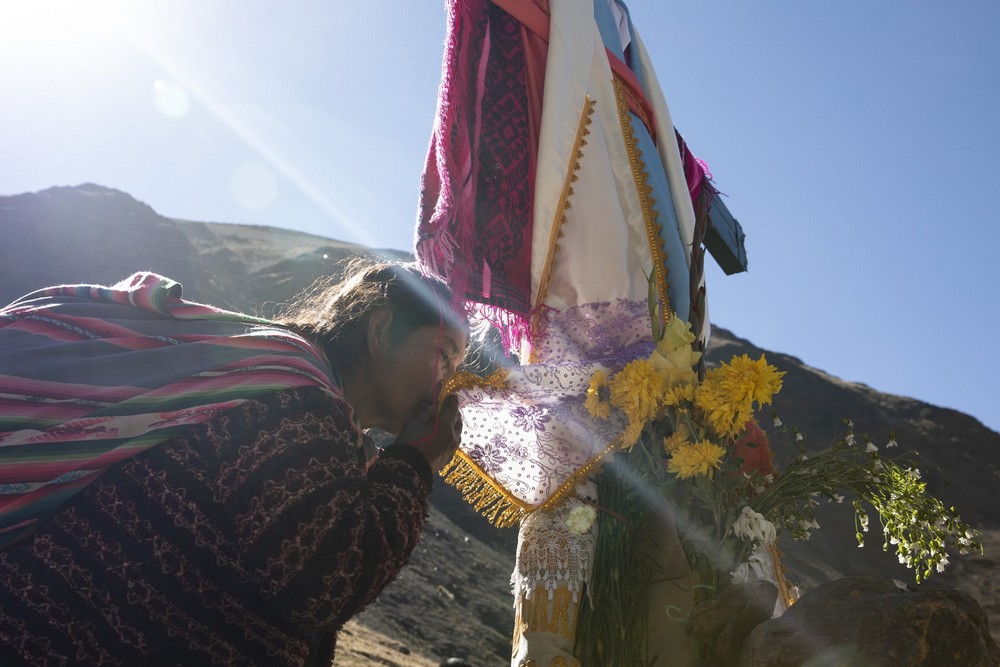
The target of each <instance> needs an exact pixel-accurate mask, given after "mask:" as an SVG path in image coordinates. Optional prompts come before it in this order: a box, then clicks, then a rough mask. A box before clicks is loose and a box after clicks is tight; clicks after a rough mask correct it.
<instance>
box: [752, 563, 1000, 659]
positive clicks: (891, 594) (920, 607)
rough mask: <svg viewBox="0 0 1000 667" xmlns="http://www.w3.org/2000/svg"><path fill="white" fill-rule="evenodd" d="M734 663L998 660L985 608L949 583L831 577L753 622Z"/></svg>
mask: <svg viewBox="0 0 1000 667" xmlns="http://www.w3.org/2000/svg"><path fill="white" fill-rule="evenodd" d="M738 665H739V667H799V666H805V665H808V666H809V667H869V666H871V667H876V666H877V667H883V666H884V667H918V666H919V667H959V666H961V667H1000V651H998V649H997V645H996V643H995V642H994V641H993V639H992V638H991V637H990V633H989V628H988V624H987V620H986V615H985V613H984V612H983V610H982V608H981V607H980V606H979V603H977V602H976V601H975V600H974V599H973V598H972V597H970V596H968V595H966V594H965V593H961V592H959V591H955V590H946V589H935V588H925V587H919V588H917V587H910V586H907V585H906V584H903V583H902V582H899V581H895V580H891V579H874V578H867V577H850V578H845V579H838V580H836V581H832V582H830V583H827V584H823V585H822V586H819V587H818V588H816V589H814V590H812V591H810V592H809V593H806V594H805V595H803V596H802V597H801V598H800V599H799V600H798V601H797V602H796V603H795V604H793V605H792V606H791V607H790V608H789V609H788V610H787V611H786V612H785V613H784V614H783V615H782V616H781V617H779V618H775V619H772V620H769V621H766V622H765V623H762V624H760V625H759V626H757V627H756V628H755V629H754V630H753V631H752V632H751V633H750V636H749V637H747V639H746V641H745V642H744V644H743V650H742V654H741V656H740V660H739V662H738Z"/></svg>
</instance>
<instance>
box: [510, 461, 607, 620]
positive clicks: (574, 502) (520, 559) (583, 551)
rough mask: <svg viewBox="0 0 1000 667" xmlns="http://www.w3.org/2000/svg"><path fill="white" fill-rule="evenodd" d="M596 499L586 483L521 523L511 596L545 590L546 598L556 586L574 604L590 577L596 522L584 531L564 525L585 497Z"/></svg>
mask: <svg viewBox="0 0 1000 667" xmlns="http://www.w3.org/2000/svg"><path fill="white" fill-rule="evenodd" d="M581 498H583V499H585V500H589V501H591V502H594V501H596V500H597V487H596V485H595V484H594V483H593V482H589V481H588V482H585V483H583V484H581V485H579V486H578V487H577V489H576V497H569V498H567V499H566V501H565V502H562V503H560V504H559V505H557V506H556V507H555V508H554V509H552V510H539V511H537V512H532V513H531V514H529V515H527V516H526V517H525V518H524V520H523V521H522V522H521V530H520V533H519V535H518V541H517V560H516V562H515V565H514V572H513V574H512V575H511V579H510V584H511V591H512V593H513V594H514V599H515V600H519V599H520V598H521V596H522V595H523V596H524V597H525V598H530V597H531V595H532V593H533V592H535V591H536V590H540V589H544V590H545V591H546V592H547V595H548V597H549V599H552V596H553V593H554V591H555V590H556V589H557V588H560V587H562V588H566V589H568V590H569V591H570V593H571V594H572V596H573V602H574V603H577V602H579V599H580V594H581V593H582V592H583V591H584V587H585V585H586V584H587V582H588V581H589V580H590V572H591V564H592V563H593V559H594V548H595V546H596V544H597V522H596V521H594V522H593V523H592V524H591V526H590V528H589V529H587V530H586V531H584V532H582V533H581V532H575V531H573V530H569V529H568V528H567V521H568V520H569V516H570V513H571V512H572V511H573V510H574V509H575V508H577V507H584V506H586V505H587V503H586V502H584V500H581Z"/></svg>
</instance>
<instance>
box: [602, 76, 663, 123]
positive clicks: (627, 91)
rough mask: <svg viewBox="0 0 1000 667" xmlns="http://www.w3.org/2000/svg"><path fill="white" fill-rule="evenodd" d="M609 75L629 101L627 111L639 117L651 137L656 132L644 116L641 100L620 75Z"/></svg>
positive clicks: (647, 117) (646, 116) (647, 116)
mask: <svg viewBox="0 0 1000 667" xmlns="http://www.w3.org/2000/svg"><path fill="white" fill-rule="evenodd" d="M611 74H612V75H613V76H614V80H615V85H616V86H618V87H619V88H620V89H621V91H622V93H623V94H624V95H625V96H626V97H627V98H628V100H629V101H631V104H629V105H628V107H629V110H630V111H632V112H633V113H634V114H635V115H636V116H638V117H639V120H641V121H642V124H643V125H645V126H646V131H647V132H649V134H650V136H652V135H653V134H654V133H655V132H656V129H655V128H654V127H653V124H652V123H651V122H649V115H648V114H646V109H645V108H644V105H643V100H642V99H641V98H640V97H639V96H638V95H636V92H635V90H633V89H632V86H630V85H628V83H627V82H626V81H625V80H624V79H623V78H622V75H621V74H619V73H618V72H615V71H612V72H611ZM627 103H628V102H626V104H627Z"/></svg>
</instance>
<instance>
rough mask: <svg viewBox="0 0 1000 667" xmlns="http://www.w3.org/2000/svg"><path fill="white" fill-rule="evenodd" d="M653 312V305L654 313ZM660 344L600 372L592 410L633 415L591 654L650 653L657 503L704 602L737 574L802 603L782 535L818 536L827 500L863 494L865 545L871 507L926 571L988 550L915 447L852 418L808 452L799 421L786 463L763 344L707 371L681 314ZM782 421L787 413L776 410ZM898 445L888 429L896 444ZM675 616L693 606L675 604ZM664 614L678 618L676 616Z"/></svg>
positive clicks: (612, 473)
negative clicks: (911, 452) (762, 416)
mask: <svg viewBox="0 0 1000 667" xmlns="http://www.w3.org/2000/svg"><path fill="white" fill-rule="evenodd" d="M651 314H653V313H651ZM652 321H653V322H654V331H653V335H654V340H655V341H656V349H655V350H654V351H653V352H652V354H651V355H650V356H649V358H645V359H636V360H633V361H631V362H629V363H628V364H627V365H625V366H624V367H623V368H622V370H621V371H619V372H618V373H616V374H614V375H613V376H609V375H608V374H607V373H605V372H603V371H598V372H596V373H594V375H593V377H592V379H591V382H590V387H589V389H588V391H587V395H586V398H585V406H586V408H587V410H588V411H589V412H590V414H592V415H593V416H594V417H597V418H608V417H610V416H611V415H612V413H613V412H614V411H620V412H621V414H623V415H624V417H625V418H626V428H625V431H624V433H623V434H622V436H621V443H620V444H621V447H620V450H619V452H618V453H617V454H615V456H614V457H613V459H612V460H609V461H608V464H607V465H605V467H604V469H603V470H602V472H601V474H600V475H599V477H598V489H599V501H598V502H599V503H600V506H599V509H603V510H605V511H603V512H601V513H600V516H599V520H598V543H597V552H596V554H595V562H594V568H593V571H594V572H595V573H597V572H603V573H607V574H608V576H602V577H600V578H599V579H598V578H595V581H594V582H592V585H591V588H590V595H591V600H592V604H591V605H590V608H589V609H588V608H587V605H583V608H582V610H581V617H580V626H578V633H577V637H578V640H577V652H578V656H579V657H580V659H581V661H582V662H583V663H584V664H595V665H603V664H607V665H611V664H635V665H640V664H647V663H648V660H647V658H646V656H645V654H644V648H643V647H644V645H645V641H644V640H645V636H644V631H645V628H646V627H647V623H646V621H647V619H646V618H645V616H644V614H645V611H644V610H645V605H644V604H643V602H642V594H643V591H644V590H645V589H646V588H647V587H648V585H649V583H650V582H651V581H655V580H656V577H657V576H659V575H658V572H657V566H656V564H655V563H653V562H651V561H650V560H649V559H648V558H645V557H643V555H642V549H641V545H639V544H637V537H636V536H637V535H638V534H639V533H638V532H637V528H638V526H640V525H641V524H642V522H643V521H644V519H645V517H646V513H647V511H648V510H649V508H650V507H651V506H652V505H654V504H659V505H660V506H661V507H667V508H669V511H670V512H671V513H672V515H673V520H674V523H675V524H676V526H677V532H678V535H679V538H680V541H681V544H682V546H683V549H684V553H685V555H686V557H687V560H688V564H689V566H690V569H691V579H692V582H691V586H692V592H693V596H694V601H695V603H698V602H703V601H706V600H710V599H712V598H714V597H716V596H718V595H719V593H721V592H722V591H723V590H724V589H725V588H727V587H728V586H730V585H732V584H733V583H734V582H747V581H753V580H757V579H766V580H769V581H772V582H774V583H776V584H777V585H778V588H779V592H780V593H781V594H782V595H781V596H780V598H779V606H782V607H783V606H784V605H786V604H790V603H791V602H792V599H791V597H792V596H791V595H790V593H789V592H788V591H787V590H783V588H782V584H783V575H782V572H781V571H780V562H779V559H778V553H777V547H776V542H777V539H778V537H779V536H781V535H783V534H784V535H787V536H789V537H791V538H793V539H807V538H808V536H809V534H810V531H811V530H814V529H816V528H818V527H819V526H818V524H817V522H816V519H815V515H814V508H815V507H817V506H818V505H819V502H820V499H822V498H826V499H827V500H829V501H831V502H837V503H841V502H843V501H844V499H845V498H850V499H851V502H850V504H851V506H852V508H853V510H854V513H855V522H856V526H857V539H858V543H859V546H863V545H864V541H865V535H866V533H867V532H868V527H869V511H874V513H875V514H876V515H877V516H878V518H879V521H880V523H881V526H882V532H883V549H886V550H888V549H889V548H891V547H894V548H895V549H896V551H897V554H898V556H899V559H900V562H902V563H904V564H906V565H907V567H910V568H912V569H913V570H914V575H915V579H916V581H917V582H920V581H921V580H922V579H924V578H925V577H927V576H928V575H930V574H931V573H932V572H933V571H935V570H936V571H941V570H943V569H944V566H945V565H946V564H947V562H948V555H947V554H948V549H955V550H958V551H959V552H963V553H964V552H968V551H969V550H973V549H976V550H979V551H981V550H982V546H981V544H980V542H979V535H978V533H977V532H976V531H974V530H972V529H970V528H969V527H968V526H967V525H966V524H964V523H963V522H962V521H961V519H960V518H959V516H958V514H957V513H956V511H955V509H954V508H948V507H945V505H944V504H942V503H941V501H939V500H938V499H936V498H934V497H933V496H930V495H929V494H927V492H926V485H925V484H924V483H923V482H922V481H921V479H920V473H919V471H918V470H917V469H916V468H915V466H913V465H912V463H911V462H910V461H909V460H907V459H906V458H905V457H904V456H897V457H891V456H883V455H882V452H880V450H879V447H878V446H876V445H875V443H873V442H871V441H870V440H868V439H867V438H865V439H864V440H863V441H860V442H859V441H858V439H857V438H856V436H855V434H854V431H853V424H852V423H850V422H845V426H846V429H845V430H844V432H843V435H842V437H841V438H840V439H838V440H837V441H836V442H835V443H834V444H833V445H832V446H830V447H829V448H827V449H825V450H823V451H820V452H818V453H809V454H807V453H806V450H805V448H804V437H803V436H802V435H801V434H800V433H798V432H797V431H795V430H794V429H792V430H790V431H788V430H786V431H785V432H786V433H788V434H789V435H790V436H791V438H792V439H793V442H796V443H797V447H794V448H795V449H796V450H797V451H796V452H794V453H792V454H791V457H790V462H789V463H788V465H787V466H785V467H784V468H783V469H782V470H780V471H778V470H776V468H775V464H774V460H773V459H774V456H773V453H772V450H771V446H770V442H769V439H768V437H767V436H766V434H765V433H764V431H763V430H762V429H761V428H760V426H759V424H758V422H757V421H756V418H755V415H756V414H757V413H758V412H759V411H760V409H761V408H762V407H764V406H767V405H769V404H770V403H771V400H772V397H773V396H774V395H775V394H776V393H778V392H779V391H780V389H781V386H782V377H783V375H784V373H783V372H781V371H778V370H777V369H776V368H775V367H774V366H771V365H770V364H768V363H767V360H766V359H765V357H764V356H763V355H761V357H760V358H759V359H751V358H750V357H749V356H747V355H742V356H737V357H733V358H732V359H731V360H730V361H729V362H727V363H723V364H721V365H719V366H718V367H716V368H711V369H708V370H706V371H704V372H703V373H699V368H700V365H699V362H700V361H701V359H700V357H701V354H700V353H699V352H697V351H695V350H693V349H692V343H693V342H694V335H693V334H692V333H691V332H690V330H689V325H688V324H687V323H686V322H684V321H683V320H681V319H680V318H678V317H676V316H675V315H672V316H671V317H669V318H668V319H667V321H666V323H665V326H664V327H663V330H662V331H658V330H656V324H655V323H656V322H658V321H659V318H657V317H655V316H654V317H652ZM772 418H773V422H774V425H775V426H777V427H780V426H782V424H781V422H780V420H779V419H778V418H777V416H774V415H773V414H772ZM894 446H895V439H894V438H893V437H892V435H891V433H890V437H889V441H888V443H887V444H886V448H888V449H891V448H893V447H894ZM667 613H668V615H669V616H670V617H671V618H672V619H673V620H676V621H681V622H683V621H685V620H686V618H687V613H686V612H685V611H684V610H681V609H678V608H674V609H668V610H667ZM665 620H666V619H665Z"/></svg>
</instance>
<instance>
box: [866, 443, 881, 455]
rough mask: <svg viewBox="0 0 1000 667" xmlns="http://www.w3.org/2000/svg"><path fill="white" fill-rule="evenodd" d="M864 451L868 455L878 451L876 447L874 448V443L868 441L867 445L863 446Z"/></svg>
mask: <svg viewBox="0 0 1000 667" xmlns="http://www.w3.org/2000/svg"><path fill="white" fill-rule="evenodd" d="M865 451H866V452H868V453H869V454H870V453H872V452H877V451H878V447H876V446H875V443H874V442H872V441H871V440H869V441H868V444H867V445H865Z"/></svg>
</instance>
